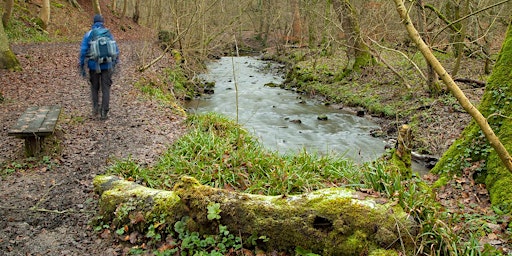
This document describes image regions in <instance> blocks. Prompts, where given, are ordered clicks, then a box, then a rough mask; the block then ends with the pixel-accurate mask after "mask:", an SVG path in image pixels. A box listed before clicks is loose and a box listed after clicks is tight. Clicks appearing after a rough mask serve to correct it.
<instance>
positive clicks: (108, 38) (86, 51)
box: [79, 14, 119, 120]
mask: <svg viewBox="0 0 512 256" xmlns="http://www.w3.org/2000/svg"><path fill="white" fill-rule="evenodd" d="M104 21H105V20H104V19H103V16H101V15H100V14H96V15H94V18H93V25H92V28H91V30H89V31H88V32H87V33H85V35H84V38H83V39H82V44H81V45H80V59H79V61H80V62H79V69H80V75H81V76H82V77H84V78H85V77H86V72H85V61H86V59H87V67H88V69H89V81H90V83H91V99H92V115H93V116H97V115H98V114H101V116H100V119H101V120H105V119H107V114H108V111H109V102H110V87H111V86H112V73H113V72H114V69H115V66H116V64H117V63H118V58H117V56H118V55H119V49H118V48H117V45H116V44H115V40H114V37H113V35H112V34H111V33H110V31H109V30H108V29H106V28H105V26H104V24H103V23H104ZM100 38H101V39H102V40H104V41H101V40H100ZM96 41H100V43H96ZM95 43H96V44H95ZM110 46H112V47H110ZM100 88H101V95H102V99H101V108H100V105H99V102H98V101H99V99H98V98H99V91H100Z"/></svg>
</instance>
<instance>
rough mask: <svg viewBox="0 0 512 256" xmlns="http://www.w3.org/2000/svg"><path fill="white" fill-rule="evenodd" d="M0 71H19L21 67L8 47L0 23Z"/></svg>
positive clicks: (7, 41)
mask: <svg viewBox="0 0 512 256" xmlns="http://www.w3.org/2000/svg"><path fill="white" fill-rule="evenodd" d="M0 69H9V70H21V65H20V63H19V61H18V59H17V58H16V55H14V53H13V52H12V50H11V47H10V46H9V40H8V39H7V35H6V34H5V31H4V26H3V24H2V23H0Z"/></svg>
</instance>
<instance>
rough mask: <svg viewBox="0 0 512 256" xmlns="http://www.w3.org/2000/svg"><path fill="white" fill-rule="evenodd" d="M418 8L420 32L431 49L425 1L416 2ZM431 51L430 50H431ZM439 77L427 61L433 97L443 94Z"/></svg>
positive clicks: (428, 78)
mask: <svg viewBox="0 0 512 256" xmlns="http://www.w3.org/2000/svg"><path fill="white" fill-rule="evenodd" d="M416 6H417V7H418V27H419V31H420V32H421V33H423V35H425V39H424V40H425V43H426V44H427V45H429V47H430V41H431V40H430V37H429V36H428V31H427V19H426V14H425V5H424V3H423V0H418V1H417V2H416ZM429 49H430V48H429ZM438 81H439V76H438V75H437V73H436V71H435V70H434V68H433V67H432V64H430V62H429V61H427V86H428V89H429V92H430V93H431V94H432V95H439V94H440V93H441V87H440V85H439V83H438Z"/></svg>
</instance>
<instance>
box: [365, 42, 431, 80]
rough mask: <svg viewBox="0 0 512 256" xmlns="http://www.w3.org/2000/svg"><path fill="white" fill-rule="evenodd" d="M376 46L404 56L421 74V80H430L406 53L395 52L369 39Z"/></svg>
mask: <svg viewBox="0 0 512 256" xmlns="http://www.w3.org/2000/svg"><path fill="white" fill-rule="evenodd" d="M369 39H370V40H371V41H372V42H373V43H374V44H376V45H377V46H379V47H381V48H383V49H385V50H388V51H392V52H396V53H398V54H400V55H402V56H404V58H405V59H406V60H407V61H409V62H410V63H411V64H412V65H413V66H414V68H415V69H416V70H417V71H418V73H419V74H420V76H421V78H423V80H425V81H427V80H428V79H427V78H426V77H425V74H423V72H422V71H421V69H420V67H418V65H416V63H414V61H412V60H411V59H409V57H407V55H405V53H403V52H401V51H398V50H395V49H392V48H389V47H386V46H384V45H381V44H379V43H378V42H377V41H375V40H373V39H371V38H369Z"/></svg>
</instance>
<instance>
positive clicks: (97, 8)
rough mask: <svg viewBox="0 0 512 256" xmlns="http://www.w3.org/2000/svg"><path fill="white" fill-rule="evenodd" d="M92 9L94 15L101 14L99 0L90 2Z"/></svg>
mask: <svg viewBox="0 0 512 256" xmlns="http://www.w3.org/2000/svg"><path fill="white" fill-rule="evenodd" d="M92 9H93V10H94V13H96V14H101V7H100V0H92Z"/></svg>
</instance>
